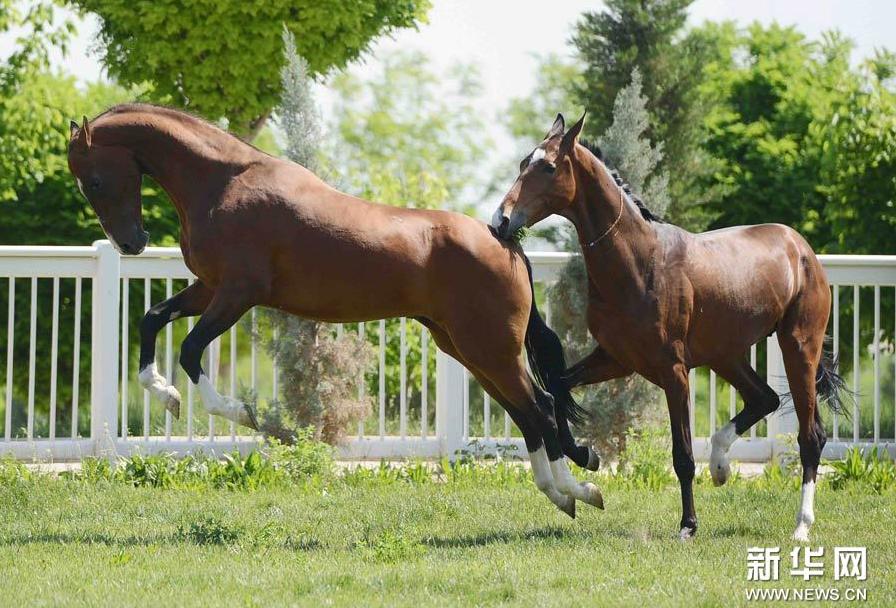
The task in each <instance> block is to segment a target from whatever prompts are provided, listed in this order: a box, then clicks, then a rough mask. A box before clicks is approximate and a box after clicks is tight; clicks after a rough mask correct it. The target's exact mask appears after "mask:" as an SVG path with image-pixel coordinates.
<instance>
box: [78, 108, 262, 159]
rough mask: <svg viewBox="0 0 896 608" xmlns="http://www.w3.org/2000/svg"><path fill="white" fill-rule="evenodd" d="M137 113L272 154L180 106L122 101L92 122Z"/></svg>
mask: <svg viewBox="0 0 896 608" xmlns="http://www.w3.org/2000/svg"><path fill="white" fill-rule="evenodd" d="M132 113H134V114H136V113H144V114H152V115H155V116H162V117H165V118H168V119H172V120H175V121H178V122H180V123H182V124H185V125H192V126H194V127H200V128H205V129H208V130H210V131H211V132H213V133H216V134H218V135H223V136H225V137H227V138H229V139H232V140H233V141H235V142H239V143H240V144H242V145H244V146H246V147H248V148H252V149H253V150H255V151H256V152H260V153H261V154H264V155H265V156H270V154H268V153H267V152H265V151H264V150H260V149H259V148H257V147H256V146H254V145H252V144H251V143H249V142H247V141H246V140H244V139H243V138H241V137H239V136H237V135H234V134H233V133H231V132H230V131H228V130H226V129H222V128H221V127H219V126H218V125H216V124H214V123H213V122H210V121H208V120H206V119H205V118H202V117H201V116H198V115H197V114H193V113H192V112H188V111H186V110H181V109H180V108H172V107H169V106H163V105H159V104H154V103H144V102H130V103H120V104H117V105H114V106H112V107H111V108H109V109H108V110H106V111H105V112H102V113H101V114H99V115H98V116H97V117H96V118H94V119H93V120H92V121H91V122H95V121H98V120H100V119H101V118H103V117H104V116H118V115H126V114H132Z"/></svg>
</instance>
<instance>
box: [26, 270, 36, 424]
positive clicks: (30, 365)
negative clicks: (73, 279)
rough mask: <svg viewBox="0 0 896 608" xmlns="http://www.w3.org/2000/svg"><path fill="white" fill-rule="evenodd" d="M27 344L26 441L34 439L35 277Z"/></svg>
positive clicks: (33, 279)
mask: <svg viewBox="0 0 896 608" xmlns="http://www.w3.org/2000/svg"><path fill="white" fill-rule="evenodd" d="M28 336H29V338H28V339H29V342H28V430H27V433H28V440H29V441H31V440H32V439H34V381H35V377H34V376H35V364H36V361H37V356H36V355H37V277H31V323H30V325H29V333H28Z"/></svg>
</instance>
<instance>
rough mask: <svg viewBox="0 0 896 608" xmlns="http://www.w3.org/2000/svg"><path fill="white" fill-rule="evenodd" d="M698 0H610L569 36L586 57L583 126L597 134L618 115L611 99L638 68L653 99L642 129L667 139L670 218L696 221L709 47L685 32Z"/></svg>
mask: <svg viewBox="0 0 896 608" xmlns="http://www.w3.org/2000/svg"><path fill="white" fill-rule="evenodd" d="M692 3H693V0H607V1H606V2H605V3H604V4H605V8H604V9H603V10H601V11H594V12H588V13H585V14H584V15H583V17H582V19H581V20H580V21H579V23H578V25H577V26H576V30H575V33H574V35H573V38H572V42H573V44H574V45H575V47H576V49H577V50H578V54H579V57H580V59H581V61H582V62H583V64H584V77H583V78H582V79H581V81H580V82H581V86H580V87H579V90H578V96H579V101H580V102H581V103H582V104H583V105H585V106H586V107H587V108H588V111H589V116H590V120H589V123H588V126H586V129H587V130H588V133H589V134H590V135H591V136H592V137H593V136H595V135H597V134H599V133H603V132H604V131H605V130H606V129H607V128H608V127H609V126H610V124H611V122H612V119H613V101H614V99H615V98H616V95H617V94H618V93H619V91H620V90H621V89H622V88H623V87H624V86H626V84H627V83H628V82H629V79H630V77H631V73H632V70H633V69H634V68H635V67H637V68H638V69H639V70H640V72H641V76H642V78H643V90H644V94H645V95H646V96H647V99H648V105H647V110H648V115H649V120H648V128H647V131H646V132H645V135H646V136H647V137H648V138H649V139H651V140H653V141H662V142H664V143H665V146H666V155H665V160H664V161H663V163H662V168H663V169H664V170H665V171H666V172H667V173H668V174H669V178H670V190H671V200H672V204H671V205H670V207H669V215H670V218H671V219H673V220H674V221H677V222H678V223H681V224H683V225H685V226H687V227H690V228H699V227H701V224H702V223H703V218H702V217H701V216H700V215H699V213H697V212H696V210H695V205H696V204H697V203H700V202H702V201H703V200H704V199H705V197H706V194H705V193H704V192H703V191H702V190H700V189H699V187H698V185H699V182H698V181H697V178H698V177H699V176H700V175H702V174H704V173H706V172H707V171H709V166H708V163H709V159H708V158H706V157H705V156H704V155H703V154H702V153H701V151H700V146H699V144H700V141H699V136H700V130H699V123H700V121H699V115H700V107H701V102H700V96H699V85H700V83H701V81H702V77H703V69H702V68H703V64H704V63H706V61H707V53H708V52H709V51H711V50H712V48H711V47H708V46H707V45H706V44H705V40H704V39H702V38H700V37H690V36H686V35H685V33H684V26H685V23H686V21H687V9H688V7H689V6H690V5H691V4H692Z"/></svg>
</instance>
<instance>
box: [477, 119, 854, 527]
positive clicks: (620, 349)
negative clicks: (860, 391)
mask: <svg viewBox="0 0 896 608" xmlns="http://www.w3.org/2000/svg"><path fill="white" fill-rule="evenodd" d="M584 120H585V117H584V115H583V116H582V118H581V119H580V120H579V121H578V122H577V123H576V124H575V125H573V126H572V127H571V128H570V129H569V130H568V131H566V132H565V133H564V130H565V125H564V121H563V117H562V116H560V115H558V116H557V119H556V121H555V122H554V124H553V126H552V127H551V129H550V131H549V132H548V134H547V136H546V137H545V139H544V141H542V142H541V143H540V144H539V145H538V147H536V148H535V150H533V151H532V152H531V153H530V154H529V155H528V156H527V157H526V158H525V159H524V160H523V162H522V164H521V165H520V174H519V177H518V178H517V179H516V182H515V183H514V184H513V186H512V187H511V188H510V191H509V192H508V194H507V195H506V196H505V197H504V200H503V201H502V202H501V204H500V206H499V207H498V209H497V210H496V212H495V214H494V217H493V218H492V226H493V228H494V229H495V230H496V231H497V233H498V235H499V236H500V237H502V238H507V237H509V236H511V235H513V234H515V233H516V231H518V230H519V229H520V228H522V227H524V226H527V227H528V226H532V225H533V224H535V223H537V222H539V221H541V220H542V219H544V218H546V217H547V216H549V215H552V214H558V215H561V216H563V217H565V218H566V219H568V220H570V221H571V222H572V223H573V225H574V226H575V229H576V231H577V233H578V237H579V242H580V244H581V247H582V254H583V255H584V257H585V265H586V267H587V270H588V311H587V318H588V328H589V330H590V332H591V335H592V336H593V337H594V338H595V340H596V341H597V343H598V346H597V348H595V349H594V351H593V352H592V353H591V354H589V355H588V356H586V357H585V358H584V359H583V360H582V361H580V362H578V363H576V364H575V365H573V366H572V367H571V368H570V369H569V370H568V372H567V377H566V380H567V384H568V386H569V387H574V386H581V385H584V384H592V383H597V382H603V381H605V380H610V379H612V378H620V377H623V376H627V375H629V374H632V373H638V374H641V375H642V376H644V377H645V378H647V379H648V380H649V381H651V382H653V383H654V384H656V385H658V386H660V387H661V388H662V389H663V390H664V391H665V393H666V400H667V402H668V406H669V417H670V418H671V424H672V457H673V463H674V469H675V473H676V475H677V476H678V479H679V482H680V484H681V497H682V511H683V514H682V518H681V526H680V535H681V537H682V538H690V537H691V536H693V535H694V534H695V533H696V531H697V516H696V513H695V511H694V499H693V491H692V480H693V478H694V457H693V453H692V451H691V431H690V426H689V416H688V407H689V404H688V371H689V370H690V369H691V368H694V367H699V366H703V365H708V366H709V367H710V368H712V369H713V370H715V371H716V372H717V373H718V374H719V375H720V376H721V377H723V378H724V379H725V380H727V381H728V382H729V383H731V385H732V386H733V387H734V388H735V389H737V391H738V392H739V393H740V395H741V396H742V397H743V399H744V408H743V410H741V411H740V413H738V414H737V415H736V416H735V417H734V418H733V419H732V420H731V422H730V423H728V424H727V425H726V426H724V427H723V428H721V429H720V430H719V431H717V432H716V433H715V434H714V435H713V437H712V454H711V460H710V471H711V474H712V478H713V480H714V482H715V483H716V484H717V485H721V484H723V483H725V481H726V480H727V479H728V475H729V463H728V457H727V452H728V449H729V448H730V447H731V444H732V443H733V442H734V441H735V439H736V438H737V436H738V435H741V434H743V433H744V432H745V431H747V430H748V429H749V428H750V427H751V426H753V425H754V424H756V423H757V422H758V421H759V420H761V419H762V418H763V417H764V416H766V415H767V414H770V413H771V412H773V411H775V410H776V409H777V408H778V405H779V397H778V395H777V394H776V393H775V391H774V390H773V389H772V388H771V387H769V385H768V384H766V383H765V381H763V380H762V379H761V378H760V377H759V376H758V375H757V374H756V372H755V371H754V370H753V369H752V368H751V367H750V365H749V364H748V362H747V360H746V353H747V351H748V350H749V348H750V346H751V345H752V344H755V343H756V342H758V341H759V340H761V339H762V338H765V337H766V336H768V335H770V334H771V333H773V332H777V335H778V340H779V342H780V345H781V351H782V352H783V356H784V366H785V369H786V372H787V379H788V381H789V383H790V390H791V395H792V398H793V402H794V405H795V407H796V413H797V417H798V419H799V437H798V441H799V446H800V459H801V461H802V465H803V485H802V498H801V502H800V509H799V513H798V515H797V527H796V531H795V532H794V538H795V539H796V540H798V541H803V542H805V541H807V540H808V533H809V527H810V526H811V525H812V523H813V521H814V520H815V515H814V506H813V503H814V493H815V476H816V471H817V469H818V463H819V459H820V457H821V451H822V449H823V448H824V444H825V432H824V428H823V427H822V425H821V421H820V418H819V414H818V407H817V396H818V395H819V394H820V395H821V396H822V398H824V399H825V400H826V401H827V402H828V403H829V404H830V405H831V406H832V407H834V408H837V407H838V406H839V401H838V395H837V391H838V389H839V387H840V386H841V384H842V380H841V379H840V378H839V376H837V375H836V374H835V373H834V371H833V369H832V367H833V366H832V364H831V362H830V361H829V359H827V358H826V357H824V356H823V355H824V353H823V342H824V337H825V329H826V327H827V323H828V316H829V312H830V305H831V301H830V300H831V293H830V289H829V287H828V282H827V279H826V278H825V273H824V269H823V268H822V266H821V263H820V262H819V261H818V258H816V256H815V253H814V252H813V251H812V249H811V247H810V246H809V245H808V243H806V241H805V240H804V239H803V237H802V236H800V235H799V234H798V233H797V232H796V231H794V230H792V229H790V228H788V227H787V226H782V225H778V224H764V225H760V226H740V227H736V228H727V229H724V230H716V231H712V232H706V233H703V234H691V233H689V232H687V231H685V230H682V229H681V228H678V227H676V226H672V225H670V224H666V223H662V222H660V221H658V220H656V218H654V217H653V216H652V214H651V213H650V212H649V211H648V210H647V208H646V207H645V206H644V205H643V203H641V201H640V200H638V199H637V198H633V197H631V196H629V194H628V193H627V192H626V187H625V184H624V183H623V182H622V180H621V179H620V178H618V176H617V175H616V174H613V173H611V172H610V171H609V170H608V169H607V167H606V166H605V165H604V163H603V162H602V160H601V159H600V155H599V151H597V149H596V148H595V149H594V150H592V149H589V148H588V147H586V146H584V145H581V144H579V143H578V136H579V133H580V132H581V130H582V126H583V124H584ZM554 396H555V398H557V399H558V403H559V402H560V401H561V399H559V397H558V394H557V393H556V392H555V395H554Z"/></svg>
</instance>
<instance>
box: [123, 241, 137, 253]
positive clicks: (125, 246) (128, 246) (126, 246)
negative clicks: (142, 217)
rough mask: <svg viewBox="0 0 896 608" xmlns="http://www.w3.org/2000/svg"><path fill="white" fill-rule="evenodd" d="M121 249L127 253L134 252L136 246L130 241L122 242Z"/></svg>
mask: <svg viewBox="0 0 896 608" xmlns="http://www.w3.org/2000/svg"><path fill="white" fill-rule="evenodd" d="M121 251H122V253H127V254H131V253H134V246H133V245H131V244H130V243H122V244H121Z"/></svg>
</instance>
